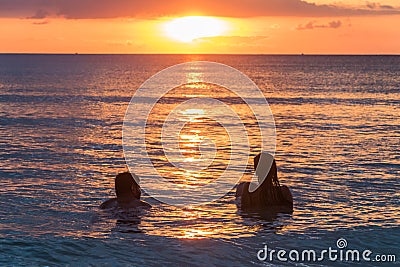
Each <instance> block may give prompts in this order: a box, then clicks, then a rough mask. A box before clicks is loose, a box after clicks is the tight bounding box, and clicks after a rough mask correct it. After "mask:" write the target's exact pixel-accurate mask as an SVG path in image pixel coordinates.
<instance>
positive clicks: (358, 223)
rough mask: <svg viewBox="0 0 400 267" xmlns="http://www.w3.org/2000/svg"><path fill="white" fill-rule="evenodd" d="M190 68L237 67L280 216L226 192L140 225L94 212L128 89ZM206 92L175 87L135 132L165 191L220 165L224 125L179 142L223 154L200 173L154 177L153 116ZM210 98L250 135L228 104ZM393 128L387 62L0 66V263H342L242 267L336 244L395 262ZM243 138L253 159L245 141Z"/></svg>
mask: <svg viewBox="0 0 400 267" xmlns="http://www.w3.org/2000/svg"><path fill="white" fill-rule="evenodd" d="M199 60H201V61H213V62H220V63H224V64H227V65H229V66H232V67H234V68H237V69H238V70H240V71H241V72H243V73H244V74H246V75H248V76H249V77H250V78H251V79H252V80H253V81H254V82H255V83H256V84H257V85H258V86H259V88H260V89H261V90H262V92H263V93H264V95H265V97H266V99H267V101H268V102H269V105H270V108H271V110H272V112H273V114H274V118H275V124H276V135H277V137H276V138H277V147H276V160H277V164H278V175H279V177H280V181H281V183H282V184H286V185H288V186H289V187H290V188H291V190H292V192H293V196H294V201H295V203H294V213H293V214H292V215H287V214H286V215H277V216H272V217H264V216H261V217H259V216H248V215H245V214H243V213H241V212H240V211H238V209H237V207H236V204H235V197H234V192H233V191H232V192H230V193H228V194H227V195H226V196H225V197H223V198H222V199H219V200H218V201H215V202H213V203H210V204H207V205H203V206H197V207H185V208H177V207H173V206H168V205H165V204H160V203H157V202H156V201H154V200H153V199H151V198H150V197H149V196H144V199H145V200H146V201H148V202H150V203H152V205H153V208H152V209H151V210H149V211H142V212H138V213H135V214H116V213H110V212H105V211H100V210H98V208H97V207H98V205H99V204H100V203H101V202H102V201H104V200H105V199H107V198H110V197H113V196H114V189H113V186H114V180H113V178H114V177H115V175H116V174H117V173H118V172H121V171H125V170H126V163H125V159H124V156H123V148H122V124H123V119H124V115H125V111H126V109H127V106H128V104H129V101H130V99H131V97H132V95H133V94H134V92H135V90H136V89H137V88H138V87H139V86H140V85H141V84H142V83H143V82H144V81H145V80H146V79H148V78H149V77H151V76H152V75H153V74H155V73H157V72H158V71H160V70H162V69H164V68H166V67H169V66H172V65H174V64H177V63H182V62H188V61H199ZM208 89H209V88H207V87H201V88H200V87H199V88H196V87H192V88H189V89H188V88H179V89H177V91H175V93H176V94H177V96H176V95H175V96H169V98H168V97H166V100H165V101H160V102H159V103H158V104H157V106H156V108H155V109H154V113H155V114H156V115H154V116H153V118H154V120H153V124H151V123H150V124H149V125H148V129H147V130H148V132H149V135H150V136H149V140H150V141H149V142H150V143H149V145H148V149H149V154H151V155H152V156H153V157H154V159H155V162H158V164H159V165H157V167H158V168H159V171H160V172H161V173H164V174H165V175H167V176H168V177H169V178H170V179H174V181H176V182H177V183H181V184H199V183H200V184H201V183H206V182H209V181H211V180H213V179H214V178H215V177H214V176H215V175H217V174H219V173H220V172H221V170H223V169H224V166H226V162H225V161H226V160H228V159H229V158H228V159H227V158H226V157H225V156H224V155H225V154H224V153H225V152H224V151H226V150H229V145H227V144H225V143H224V142H225V138H221V136H222V137H223V136H224V135H225V134H226V133H225V132H224V129H223V127H221V125H218V124H215V121H208V120H207V119H203V120H200V121H198V120H195V121H191V123H189V124H187V125H186V126H185V128H184V129H183V130H184V135H183V136H184V137H183V140H182V148H183V149H184V153H183V154H184V155H186V156H188V157H196V156H198V153H199V142H200V141H201V138H203V137H204V136H206V137H207V138H215V144H219V145H221V146H222V147H223V149H222V150H221V151H222V152H221V153H220V154H218V155H217V162H216V163H215V164H214V165H212V166H211V167H210V168H209V169H207V170H206V172H204V173H202V174H201V175H197V176H196V175H192V174H190V173H185V172H182V171H179V170H176V169H173V166H170V165H168V164H166V163H165V157H164V156H163V154H162V153H159V150H160V149H161V148H160V144H159V142H157V141H154V140H155V139H157V137H158V134H159V132H160V125H161V124H160V122H158V121H157V119H158V120H160V118H163V117H162V116H161V115H163V114H164V115H163V116H166V115H165V114H167V113H168V111H169V110H170V109H172V108H173V107H174V105H176V104H179V103H177V101H178V100H179V101H182V99H181V98H180V97H182V96H184V93H185V92H186V93H187V92H188V90H191V92H192V93H191V95H192V96H193V94H196V93H199V92H202V93H204V92H207V90H208ZM179 90H180V91H179ZM214 92H215V91H214ZM214 97H215V98H217V99H218V100H220V101H223V102H224V103H226V104H228V105H230V106H232V107H233V109H235V110H238V111H241V112H242V113H241V116H242V118H243V120H244V121H245V124H246V125H248V126H250V129H251V126H252V125H255V123H256V122H255V121H254V117H252V116H250V115H248V112H249V110H248V109H246V107H245V106H243V103H242V102H240V101H236V100H235V98H232V97H231V96H230V95H229V93H227V92H225V93H224V91H223V90H222V91H221V92H220V93H218V94H215V95H214ZM239 113H240V112H239ZM160 114H161V115H160ZM189 114H190V112H189ZM246 114H247V116H246ZM399 114H400V56H245V55H241V56H239V55H238V56H232V55H0V178H1V180H0V193H1V195H0V205H1V208H0V218H1V226H0V238H1V239H0V265H1V266H67V265H68V266H88V265H90V266H164V265H172V266H186V265H191V266H247V265H248V266H251V265H256V266H257V265H260V266H262V265H273V264H278V265H298V266H321V265H322V266H325V265H347V264H350V263H348V262H347V263H346V262H339V261H335V262H332V261H324V262H311V263H310V262H293V261H291V262H290V261H289V262H281V261H278V260H277V259H276V258H275V260H274V261H273V262H270V261H268V260H267V261H260V260H258V259H257V252H258V251H259V250H260V249H262V248H263V247H264V245H268V248H270V249H276V250H278V249H284V250H287V251H289V250H293V249H298V250H300V251H301V250H302V249H314V250H317V251H321V250H323V249H328V248H329V247H332V248H336V249H337V244H336V242H337V240H338V239H339V238H344V239H346V241H347V248H348V249H359V250H360V251H362V250H365V249H369V250H371V251H372V252H373V255H376V254H397V264H399V260H400V250H399V247H400V228H399V223H400V190H399V189H400V180H399V176H400V153H399V151H400V126H399V125H400V117H399ZM149 121H151V120H149ZM248 134H249V137H250V141H251V147H252V150H251V153H252V156H254V155H255V154H256V153H257V152H259V150H257V149H258V147H257V146H258V144H259V143H258V139H257V137H258V134H257V131H252V130H249V133H248ZM153 139H154V140H153ZM199 140H200V141H199ZM233 156H235V155H233ZM250 174H251V170H248V171H247V172H246V175H250ZM246 175H245V176H246ZM359 264H360V265H363V266H368V265H369V266H374V265H376V264H377V263H376V262H361V263H359ZM392 264H393V263H392Z"/></svg>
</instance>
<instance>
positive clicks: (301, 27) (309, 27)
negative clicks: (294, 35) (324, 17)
mask: <svg viewBox="0 0 400 267" xmlns="http://www.w3.org/2000/svg"><path fill="white" fill-rule="evenodd" d="M316 23H317V22H316V21H310V22H308V23H307V24H305V25H302V24H300V25H298V26H297V27H296V30H313V29H318V28H332V29H337V28H339V27H341V26H342V22H341V21H340V20H334V21H331V22H329V23H328V24H316Z"/></svg>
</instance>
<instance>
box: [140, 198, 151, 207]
mask: <svg viewBox="0 0 400 267" xmlns="http://www.w3.org/2000/svg"><path fill="white" fill-rule="evenodd" d="M138 206H139V207H142V208H145V209H150V208H151V205H150V204H149V203H147V202H145V201H142V200H139V204H138Z"/></svg>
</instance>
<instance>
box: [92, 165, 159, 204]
mask: <svg viewBox="0 0 400 267" xmlns="http://www.w3.org/2000/svg"><path fill="white" fill-rule="evenodd" d="M133 175H135V174H133ZM115 193H116V195H117V197H116V198H112V199H109V200H107V201H105V202H104V203H102V204H101V205H100V208H101V209H110V208H116V207H121V208H126V209H128V208H138V207H144V208H151V205H150V204H149V203H146V202H144V201H141V200H140V196H141V194H142V193H141V191H140V186H139V185H138V184H137V183H136V181H135V179H133V176H132V174H130V173H129V172H123V173H120V174H118V175H117V177H115Z"/></svg>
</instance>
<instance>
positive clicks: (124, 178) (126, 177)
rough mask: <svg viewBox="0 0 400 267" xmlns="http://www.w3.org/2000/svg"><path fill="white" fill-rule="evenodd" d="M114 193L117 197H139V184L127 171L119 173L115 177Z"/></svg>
mask: <svg viewBox="0 0 400 267" xmlns="http://www.w3.org/2000/svg"><path fill="white" fill-rule="evenodd" d="M132 187H133V188H132ZM115 193H116V195H117V197H129V196H133V197H135V198H137V199H140V196H141V191H140V186H139V185H138V184H137V183H136V181H135V179H134V178H133V176H132V174H131V173H129V172H123V173H119V174H118V175H117V177H115Z"/></svg>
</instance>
